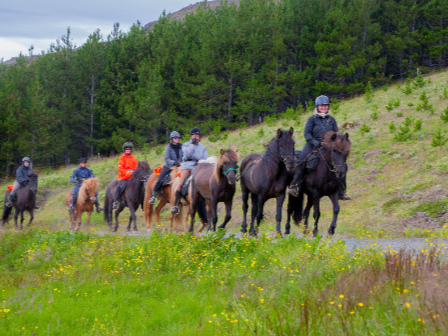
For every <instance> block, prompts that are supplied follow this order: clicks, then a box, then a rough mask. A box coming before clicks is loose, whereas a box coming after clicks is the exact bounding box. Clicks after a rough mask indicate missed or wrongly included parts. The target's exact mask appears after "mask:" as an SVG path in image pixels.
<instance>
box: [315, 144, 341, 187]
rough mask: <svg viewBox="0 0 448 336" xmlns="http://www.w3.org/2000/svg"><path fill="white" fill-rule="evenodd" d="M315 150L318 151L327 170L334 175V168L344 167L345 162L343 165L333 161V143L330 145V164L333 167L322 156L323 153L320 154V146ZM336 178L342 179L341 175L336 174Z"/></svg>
mask: <svg viewBox="0 0 448 336" xmlns="http://www.w3.org/2000/svg"><path fill="white" fill-rule="evenodd" d="M317 151H318V152H319V154H320V156H321V158H322V160H323V161H324V162H325V165H326V166H327V167H328V170H329V171H330V172H332V173H334V174H335V175H336V168H337V167H345V164H343V165H337V164H335V163H334V159H333V152H334V150H333V145H331V150H330V157H331V166H333V169H332V168H331V167H330V165H329V164H328V162H327V160H325V157H324V156H323V154H322V148H318V150H317ZM336 178H338V179H342V177H338V176H337V175H336Z"/></svg>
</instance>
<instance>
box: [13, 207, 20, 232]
mask: <svg viewBox="0 0 448 336" xmlns="http://www.w3.org/2000/svg"><path fill="white" fill-rule="evenodd" d="M18 218H19V209H16V212H15V214H14V225H15V226H16V230H18V229H19V228H18V226H17V219H18Z"/></svg>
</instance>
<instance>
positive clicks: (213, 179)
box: [189, 149, 239, 232]
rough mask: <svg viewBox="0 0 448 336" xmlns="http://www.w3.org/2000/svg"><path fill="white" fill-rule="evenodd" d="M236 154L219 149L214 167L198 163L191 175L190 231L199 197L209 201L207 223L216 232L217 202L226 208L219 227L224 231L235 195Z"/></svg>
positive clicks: (235, 152) (209, 164) (230, 216)
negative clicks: (219, 153) (223, 204)
mask: <svg viewBox="0 0 448 336" xmlns="http://www.w3.org/2000/svg"><path fill="white" fill-rule="evenodd" d="M238 159H239V157H238V152H237V151H234V150H232V149H226V150H223V149H221V155H220V156H219V158H218V161H217V162H216V164H215V165H213V164H211V163H200V164H199V165H198V166H197V167H196V169H195V171H194V174H193V179H192V181H191V187H190V195H191V200H192V204H191V209H190V217H191V218H190V220H191V224H190V230H189V232H193V229H194V219H195V215H196V210H197V209H196V208H197V206H198V202H199V201H200V199H201V197H202V198H204V199H206V200H207V201H209V211H208V223H209V226H211V225H212V224H213V231H216V223H217V221H218V202H224V203H225V206H226V217H225V219H224V222H223V223H222V224H221V226H220V227H219V228H220V229H224V228H225V227H226V224H227V223H228V222H229V221H230V219H231V218H232V201H233V196H234V195H235V189H236V186H235V182H236V177H237V173H238Z"/></svg>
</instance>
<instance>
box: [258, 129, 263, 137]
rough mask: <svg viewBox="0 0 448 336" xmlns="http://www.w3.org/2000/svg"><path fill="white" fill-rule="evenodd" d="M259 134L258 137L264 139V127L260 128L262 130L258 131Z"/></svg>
mask: <svg viewBox="0 0 448 336" xmlns="http://www.w3.org/2000/svg"><path fill="white" fill-rule="evenodd" d="M257 134H258V136H259V137H260V138H262V137H263V136H264V128H263V127H260V129H259V130H258V132H257Z"/></svg>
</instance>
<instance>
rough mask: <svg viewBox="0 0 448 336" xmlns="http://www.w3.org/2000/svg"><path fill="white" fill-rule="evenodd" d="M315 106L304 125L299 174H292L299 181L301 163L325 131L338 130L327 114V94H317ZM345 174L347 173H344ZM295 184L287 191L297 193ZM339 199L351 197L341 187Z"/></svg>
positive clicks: (319, 143)
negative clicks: (303, 142) (304, 141)
mask: <svg viewBox="0 0 448 336" xmlns="http://www.w3.org/2000/svg"><path fill="white" fill-rule="evenodd" d="M315 105H316V108H315V110H314V114H313V115H312V116H311V117H309V118H308V120H307V122H306V125H305V132H304V137H305V140H306V144H305V146H304V147H303V149H302V152H301V153H300V155H299V157H298V168H299V169H298V171H299V175H298V176H294V180H296V181H301V180H302V178H303V165H304V162H305V160H306V158H307V157H308V155H310V154H311V153H312V152H313V151H314V150H315V149H318V148H319V147H320V146H321V145H322V141H323V140H324V139H323V137H324V136H325V133H327V132H330V131H333V132H337V131H338V124H337V123H336V119H334V118H333V117H332V116H331V115H329V114H328V111H329V110H330V99H328V97H327V96H319V97H317V98H316V101H315ZM346 176H347V175H346ZM343 183H344V189H346V186H347V180H346V177H344V181H343ZM297 188H298V187H297V186H296V187H291V188H290V189H289V191H288V192H289V193H290V194H291V195H295V194H296V193H297ZM339 199H341V200H351V197H349V196H347V195H345V194H344V190H343V189H342V187H341V188H340V190H339Z"/></svg>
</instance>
